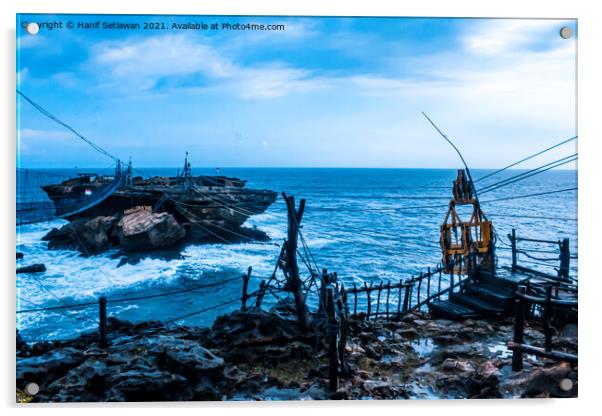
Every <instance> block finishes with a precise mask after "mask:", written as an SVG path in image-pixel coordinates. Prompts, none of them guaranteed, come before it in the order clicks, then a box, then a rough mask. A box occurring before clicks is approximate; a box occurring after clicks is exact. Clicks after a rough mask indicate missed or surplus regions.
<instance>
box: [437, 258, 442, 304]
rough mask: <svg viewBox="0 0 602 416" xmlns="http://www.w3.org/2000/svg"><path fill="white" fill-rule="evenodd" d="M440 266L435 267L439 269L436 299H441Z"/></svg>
mask: <svg viewBox="0 0 602 416" xmlns="http://www.w3.org/2000/svg"><path fill="white" fill-rule="evenodd" d="M441 267H442V266H441V265H439V266H438V267H437V269H438V270H439V283H437V299H438V300H441V274H442V271H441Z"/></svg>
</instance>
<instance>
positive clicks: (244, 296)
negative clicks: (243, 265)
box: [240, 267, 253, 312]
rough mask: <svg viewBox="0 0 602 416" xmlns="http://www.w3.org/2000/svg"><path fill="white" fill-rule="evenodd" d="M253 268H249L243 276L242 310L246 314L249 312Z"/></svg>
mask: <svg viewBox="0 0 602 416" xmlns="http://www.w3.org/2000/svg"><path fill="white" fill-rule="evenodd" d="M252 270H253V268H252V267H249V268H248V269H247V274H243V276H242V305H241V307H240V310H241V311H243V312H245V311H246V310H247V299H248V297H247V289H248V287H249V279H250V278H251V272H252Z"/></svg>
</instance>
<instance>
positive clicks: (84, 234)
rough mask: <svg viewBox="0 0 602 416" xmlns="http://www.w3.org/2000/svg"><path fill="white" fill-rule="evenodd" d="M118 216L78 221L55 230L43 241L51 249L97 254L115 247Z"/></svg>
mask: <svg viewBox="0 0 602 416" xmlns="http://www.w3.org/2000/svg"><path fill="white" fill-rule="evenodd" d="M117 221H118V217H117V216H112V217H96V218H93V219H91V220H85V219H78V220H75V221H72V222H70V223H68V224H65V225H63V226H62V227H61V228H58V229H57V228H53V229H52V230H50V232H49V233H48V234H46V235H45V236H44V237H43V238H42V240H44V241H48V248H49V249H77V250H80V251H81V252H82V253H83V254H86V255H90V254H97V253H101V252H103V251H106V250H108V249H110V248H112V247H113V246H114V243H115V239H114V237H113V229H114V227H115V224H116V223H117Z"/></svg>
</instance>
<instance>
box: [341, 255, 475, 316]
mask: <svg viewBox="0 0 602 416" xmlns="http://www.w3.org/2000/svg"><path fill="white" fill-rule="evenodd" d="M474 259H476V256H475V255H471V256H470V257H468V258H466V259H465V258H463V257H460V258H459V259H458V260H457V261H456V262H454V263H452V264H449V265H446V266H441V265H438V266H437V267H436V268H435V269H433V270H432V269H431V268H430V267H429V268H428V270H427V272H426V273H420V274H419V275H418V276H412V277H411V278H410V279H407V280H400V281H398V282H396V283H391V282H390V281H388V282H386V283H385V282H384V281H381V282H380V283H379V284H376V285H375V284H374V283H373V282H370V284H368V282H365V281H364V283H363V285H361V286H358V285H357V284H355V283H354V284H353V288H350V289H349V290H348V291H347V296H348V297H349V302H351V299H350V298H351V297H353V309H352V311H353V312H352V313H350V316H351V317H352V318H354V319H364V320H369V319H373V320H376V319H379V318H381V319H387V320H395V319H399V318H400V317H402V316H403V315H405V314H407V313H409V312H411V311H414V310H420V309H421V308H422V307H423V306H428V305H429V304H430V303H431V301H433V300H441V297H442V296H445V295H447V296H449V294H450V293H453V292H455V291H458V290H461V288H462V285H464V283H465V282H466V281H467V280H470V279H471V278H472V276H473V275H474V273H475V272H476V267H475V265H474V264H475V263H474ZM463 271H464V272H466V273H462V272H463ZM444 276H447V277H448V278H447V279H445V278H444ZM361 297H364V298H365V300H366V302H365V310H363V311H362V310H361V309H362V308H363V307H364V306H363V304H360V302H359V299H360V298H361ZM349 309H350V311H351V303H350V305H349Z"/></svg>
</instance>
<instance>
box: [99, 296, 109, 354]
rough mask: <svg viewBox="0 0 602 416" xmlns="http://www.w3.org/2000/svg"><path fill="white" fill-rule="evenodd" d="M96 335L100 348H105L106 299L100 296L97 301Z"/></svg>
mask: <svg viewBox="0 0 602 416" xmlns="http://www.w3.org/2000/svg"><path fill="white" fill-rule="evenodd" d="M98 312H99V319H98V335H99V337H100V348H106V346H107V298H106V297H104V296H101V297H100V298H99V299H98Z"/></svg>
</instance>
